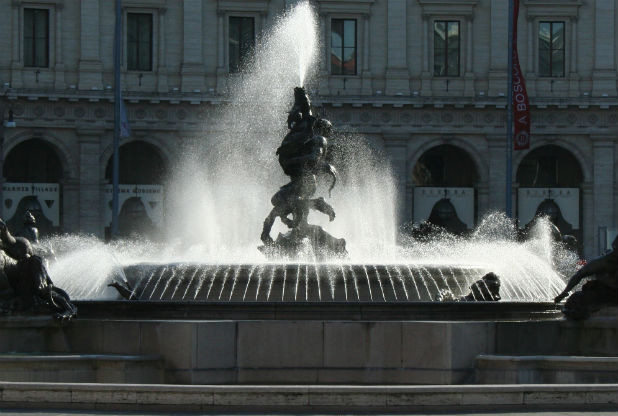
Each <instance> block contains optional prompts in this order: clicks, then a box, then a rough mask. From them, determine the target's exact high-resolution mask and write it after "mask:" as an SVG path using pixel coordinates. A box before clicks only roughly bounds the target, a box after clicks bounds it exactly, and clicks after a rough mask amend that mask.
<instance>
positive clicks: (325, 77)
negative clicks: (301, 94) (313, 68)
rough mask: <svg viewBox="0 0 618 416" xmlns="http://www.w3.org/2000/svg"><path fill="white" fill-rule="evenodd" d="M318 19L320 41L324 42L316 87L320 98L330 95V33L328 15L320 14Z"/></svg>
mask: <svg viewBox="0 0 618 416" xmlns="http://www.w3.org/2000/svg"><path fill="white" fill-rule="evenodd" d="M319 19H320V34H321V36H322V39H323V40H324V47H323V48H321V51H322V52H323V53H324V56H323V57H322V59H321V60H320V61H321V68H320V82H319V87H318V91H319V94H320V95H322V96H328V95H330V85H329V81H330V76H329V69H328V64H329V62H330V59H329V56H328V55H329V53H330V42H331V39H330V31H329V30H328V29H329V27H328V26H329V25H330V23H329V19H328V14H327V13H320V15H319Z"/></svg>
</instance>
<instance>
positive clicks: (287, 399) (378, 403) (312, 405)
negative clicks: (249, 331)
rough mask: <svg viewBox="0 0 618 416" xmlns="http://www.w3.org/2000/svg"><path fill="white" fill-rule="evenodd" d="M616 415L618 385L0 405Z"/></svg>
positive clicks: (20, 398)
mask: <svg viewBox="0 0 618 416" xmlns="http://www.w3.org/2000/svg"><path fill="white" fill-rule="evenodd" d="M500 406H503V407H509V408H520V409H529V408H534V407H536V408H538V407H547V408H559V407H562V408H565V407H569V408H573V407H587V408H590V406H592V407H596V408H608V409H618V384H604V385H593V384H577V385H573V384H569V385H535V384H525V385H484V386H463V385H461V386H398V387H393V386H341V385H340V386H315V385H306V386H281V385H271V386H268V385H261V386H224V385H204V386H185V385H146V384H85V383H84V384H72V383H9V382H0V407H14V408H15V407H16V408H36V407H39V408H48V407H62V408H66V409H77V408H79V409H84V408H89V409H105V408H108V409H114V408H115V409H118V408H123V409H157V408H159V409H163V408H165V409H173V410H176V411H182V410H196V409H197V410H236V411H238V410H252V411H255V410H258V409H285V410H286V411H288V412H290V411H304V410H315V409H323V410H324V409H331V410H332V409H335V410H336V409H341V410H343V409H346V410H349V409H365V410H368V409H370V410H394V411H396V410H403V409H412V408H423V409H441V408H451V409H453V408H457V409H460V410H464V409H465V410H470V409H480V408H489V407H491V408H492V409H493V408H496V407H500Z"/></svg>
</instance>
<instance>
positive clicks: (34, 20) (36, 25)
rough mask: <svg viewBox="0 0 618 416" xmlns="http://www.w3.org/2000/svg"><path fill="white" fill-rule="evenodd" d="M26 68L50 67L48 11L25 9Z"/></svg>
mask: <svg viewBox="0 0 618 416" xmlns="http://www.w3.org/2000/svg"><path fill="white" fill-rule="evenodd" d="M24 66H33V67H47V66H49V10H47V9H24Z"/></svg>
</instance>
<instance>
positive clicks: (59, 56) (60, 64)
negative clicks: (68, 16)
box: [54, 4, 66, 90]
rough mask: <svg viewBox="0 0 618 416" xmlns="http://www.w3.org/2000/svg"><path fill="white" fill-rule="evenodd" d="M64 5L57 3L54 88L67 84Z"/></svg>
mask: <svg viewBox="0 0 618 416" xmlns="http://www.w3.org/2000/svg"><path fill="white" fill-rule="evenodd" d="M63 8H64V6H63V5H62V4H57V5H56V34H55V38H56V57H55V60H56V64H55V67H54V75H55V80H54V88H55V89H57V90H64V89H65V88H66V84H65V82H64V59H63V51H62V19H63V17H62V16H63V13H62V10H63Z"/></svg>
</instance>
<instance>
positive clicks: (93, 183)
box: [77, 130, 103, 236]
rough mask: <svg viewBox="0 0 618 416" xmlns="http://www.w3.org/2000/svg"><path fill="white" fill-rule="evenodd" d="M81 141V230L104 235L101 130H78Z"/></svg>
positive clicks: (79, 179) (79, 140) (79, 141)
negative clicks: (101, 214) (100, 164)
mask: <svg viewBox="0 0 618 416" xmlns="http://www.w3.org/2000/svg"><path fill="white" fill-rule="evenodd" d="M77 134H78V143H79V178H78V181H79V182H78V183H79V231H80V232H82V233H87V234H94V235H97V236H102V235H103V227H102V226H101V216H100V213H101V209H102V207H103V202H102V201H101V190H100V178H99V174H100V169H99V163H100V161H99V158H100V154H101V151H100V141H101V131H99V130H78V131H77Z"/></svg>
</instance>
